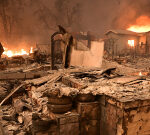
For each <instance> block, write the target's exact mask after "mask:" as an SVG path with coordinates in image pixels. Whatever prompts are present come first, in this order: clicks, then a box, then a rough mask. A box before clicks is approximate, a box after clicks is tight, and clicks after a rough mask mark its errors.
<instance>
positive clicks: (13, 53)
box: [3, 47, 33, 57]
mask: <svg viewBox="0 0 150 135" xmlns="http://www.w3.org/2000/svg"><path fill="white" fill-rule="evenodd" d="M30 53H33V47H31V49H30ZM19 55H29V53H28V52H27V51H25V50H24V49H21V50H19V51H13V50H9V49H7V48H4V52H3V56H7V57H13V56H19Z"/></svg>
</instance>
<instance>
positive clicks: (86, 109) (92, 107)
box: [77, 102, 100, 120]
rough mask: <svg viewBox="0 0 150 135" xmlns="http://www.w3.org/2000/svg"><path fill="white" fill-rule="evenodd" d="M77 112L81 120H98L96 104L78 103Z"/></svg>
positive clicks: (98, 112)
mask: <svg viewBox="0 0 150 135" xmlns="http://www.w3.org/2000/svg"><path fill="white" fill-rule="evenodd" d="M77 112H78V113H79V115H80V119H81V120H82V119H88V120H98V119H99V118H100V110H99V103H98V102H84V103H83V102H78V105H77Z"/></svg>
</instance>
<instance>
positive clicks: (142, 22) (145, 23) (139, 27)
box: [127, 16, 150, 33]
mask: <svg viewBox="0 0 150 135" xmlns="http://www.w3.org/2000/svg"><path fill="white" fill-rule="evenodd" d="M127 30H130V31H133V32H138V33H141V32H148V31H150V18H149V17H148V16H140V17H139V18H137V19H136V24H134V25H130V27H129V28H128V29H127Z"/></svg>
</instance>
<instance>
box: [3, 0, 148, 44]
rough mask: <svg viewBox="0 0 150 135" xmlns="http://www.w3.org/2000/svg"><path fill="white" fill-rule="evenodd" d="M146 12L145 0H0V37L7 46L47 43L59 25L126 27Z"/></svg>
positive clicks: (72, 27) (101, 31)
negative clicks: (22, 43)
mask: <svg viewBox="0 0 150 135" xmlns="http://www.w3.org/2000/svg"><path fill="white" fill-rule="evenodd" d="M141 15H146V16H149V15H150V1H149V0H0V37H1V41H2V42H4V43H7V44H8V45H9V47H11V46H13V47H14V45H18V46H19V44H20V43H21V42H26V43H27V44H28V46H31V45H32V46H33V45H35V44H36V43H50V35H51V34H52V33H53V32H54V31H56V30H57V25H62V26H63V27H65V28H66V29H67V30H68V31H73V32H78V31H85V32H86V31H91V32H94V33H97V34H99V35H100V36H101V37H103V34H104V33H105V32H106V31H107V30H108V29H126V28H127V27H128V26H129V25H130V24H134V23H135V21H136V19H137V18H138V17H139V16H141Z"/></svg>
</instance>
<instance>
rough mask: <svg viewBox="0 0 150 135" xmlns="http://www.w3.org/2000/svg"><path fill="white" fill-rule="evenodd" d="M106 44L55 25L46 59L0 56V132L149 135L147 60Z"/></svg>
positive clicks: (14, 134)
mask: <svg viewBox="0 0 150 135" xmlns="http://www.w3.org/2000/svg"><path fill="white" fill-rule="evenodd" d="M117 34H118V33H117ZM124 36H126V34H124ZM105 40H107V45H108V38H106V39H105ZM105 40H101V39H99V38H97V37H96V36H93V35H92V34H91V33H86V34H85V33H68V32H67V31H66V30H65V29H64V28H63V27H61V26H59V31H58V32H56V33H54V34H53V35H52V36H51V47H50V46H42V47H43V48H44V47H46V50H48V49H49V50H51V55H50V56H49V55H47V54H43V53H42V52H41V51H40V49H35V51H33V53H31V54H30V55H29V56H26V57H25V56H24V55H22V56H14V57H11V58H1V63H0V69H1V72H0V95H1V96H0V108H1V109H0V134H2V135H6V134H7V135H27V134H33V135H91V134H92V135H150V119H149V118H150V117H149V116H150V78H149V75H150V69H149V66H150V64H149V63H150V59H148V58H146V57H145V58H142V57H140V56H138V55H137V56H136V57H135V56H134V58H133V55H128V56H126V55H124V56H117V55H114V53H112V54H111V55H110V54H108V53H107V51H108V50H107V49H106V48H109V47H108V46H105V47H104V43H105ZM111 40H112V39H111ZM110 45H112V44H110ZM48 47H49V48H48ZM132 48H133V47H132ZM111 49H113V48H111ZM125 49H126V50H127V51H129V50H128V49H127V48H125ZM103 52H104V53H103ZM109 52H111V51H110V50H109ZM103 54H104V56H103ZM112 55H113V56H112Z"/></svg>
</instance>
